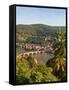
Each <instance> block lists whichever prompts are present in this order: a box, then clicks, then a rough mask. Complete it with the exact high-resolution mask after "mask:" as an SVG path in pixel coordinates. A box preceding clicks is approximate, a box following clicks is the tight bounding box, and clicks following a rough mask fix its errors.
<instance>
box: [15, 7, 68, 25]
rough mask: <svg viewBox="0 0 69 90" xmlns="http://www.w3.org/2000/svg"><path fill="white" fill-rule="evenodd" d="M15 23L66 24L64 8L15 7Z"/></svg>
mask: <svg viewBox="0 0 69 90" xmlns="http://www.w3.org/2000/svg"><path fill="white" fill-rule="evenodd" d="M16 24H46V25H52V26H65V25H66V12H65V9H52V8H34V7H19V6H17V7H16Z"/></svg>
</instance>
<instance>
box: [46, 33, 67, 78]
mask: <svg viewBox="0 0 69 90" xmlns="http://www.w3.org/2000/svg"><path fill="white" fill-rule="evenodd" d="M65 45H66V36H65V32H58V34H57V37H56V42H55V44H54V46H53V48H54V58H52V59H51V60H49V61H48V62H47V66H49V67H52V68H53V73H54V74H55V75H56V76H59V78H62V77H63V76H64V74H65V72H66V46H65Z"/></svg>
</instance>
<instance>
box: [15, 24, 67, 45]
mask: <svg viewBox="0 0 69 90" xmlns="http://www.w3.org/2000/svg"><path fill="white" fill-rule="evenodd" d="M58 31H66V28H65V27H62V26H61V27H59V26H58V27H56V26H49V25H44V24H31V25H17V26H16V42H25V43H39V44H40V43H43V38H37V37H49V36H50V38H55V36H57V34H56V33H57V32H58ZM38 41H39V42H38Z"/></svg>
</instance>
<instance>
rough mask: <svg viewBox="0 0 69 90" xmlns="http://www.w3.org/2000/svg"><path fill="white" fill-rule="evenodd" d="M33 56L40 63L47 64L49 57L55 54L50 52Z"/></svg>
mask: <svg viewBox="0 0 69 90" xmlns="http://www.w3.org/2000/svg"><path fill="white" fill-rule="evenodd" d="M33 57H34V58H35V59H36V60H37V62H38V63H42V64H45V63H46V62H47V61H48V60H49V59H51V58H53V57H54V55H53V54H50V53H40V54H36V55H33Z"/></svg>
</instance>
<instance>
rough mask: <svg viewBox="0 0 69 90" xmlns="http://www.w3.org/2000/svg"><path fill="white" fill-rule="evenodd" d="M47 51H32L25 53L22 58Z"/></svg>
mask: <svg viewBox="0 0 69 90" xmlns="http://www.w3.org/2000/svg"><path fill="white" fill-rule="evenodd" d="M43 52H45V51H30V52H25V53H22V56H23V57H24V56H29V55H35V54H40V53H43Z"/></svg>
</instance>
